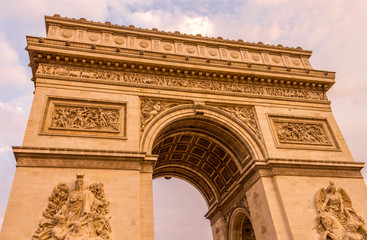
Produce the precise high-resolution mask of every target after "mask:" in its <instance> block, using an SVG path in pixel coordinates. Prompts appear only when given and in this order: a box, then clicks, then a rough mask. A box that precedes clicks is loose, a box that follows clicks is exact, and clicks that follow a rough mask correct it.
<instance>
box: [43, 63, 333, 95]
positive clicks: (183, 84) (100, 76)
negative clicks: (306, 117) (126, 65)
mask: <svg viewBox="0 0 367 240" xmlns="http://www.w3.org/2000/svg"><path fill="white" fill-rule="evenodd" d="M37 74H38V75H39V74H41V75H49V76H59V77H74V78H81V79H94V80H101V81H114V82H123V83H138V84H149V85H156V86H163V87H179V88H186V89H187V88H189V89H201V90H211V91H216V92H218V91H223V92H233V93H244V94H252V95H258V96H269V97H274V96H275V97H289V98H297V99H311V100H327V97H326V94H325V92H324V91H321V90H320V91H318V90H308V89H295V88H287V87H282V86H279V87H277V86H274V87H271V86H263V85H253V84H245V83H236V82H222V81H211V80H204V79H190V78H185V77H173V76H160V75H152V74H140V73H139V74H137V73H129V72H121V71H112V70H97V69H91V68H80V67H71V66H59V65H52V64H39V67H38V69H37Z"/></svg>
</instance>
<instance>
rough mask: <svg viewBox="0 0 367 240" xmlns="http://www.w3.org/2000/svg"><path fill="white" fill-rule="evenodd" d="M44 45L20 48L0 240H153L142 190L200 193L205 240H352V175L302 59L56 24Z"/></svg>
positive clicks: (362, 235)
mask: <svg viewBox="0 0 367 240" xmlns="http://www.w3.org/2000/svg"><path fill="white" fill-rule="evenodd" d="M46 31H47V37H46V38H40V37H30V36H29V37H27V43H28V46H27V51H28V52H29V57H30V67H31V68H32V72H33V78H32V80H33V81H34V84H35V93H34V100H33V105H32V109H31V113H30V116H29V120H28V125H27V129H26V132H25V136H24V141H23V145H22V146H20V147H14V149H13V150H14V154H15V157H16V160H17V169H16V174H15V178H14V182H13V186H12V190H11V194H10V199H9V202H8V206H7V211H6V215H5V219H4V223H3V227H2V232H1V234H0V239H1V240H5V239H7V240H13V239H34V240H35V239H65V240H69V239H95V240H97V239H114V240H117V239H126V240H127V239H128V240H148V239H149V240H151V239H154V227H153V198H152V179H154V178H158V177H177V178H180V179H183V180H185V181H187V182H189V183H191V184H192V185H193V186H195V187H196V188H197V189H198V190H199V191H200V193H201V194H202V196H203V197H204V199H205V201H206V203H207V206H208V212H207V214H206V217H207V218H208V219H209V220H210V223H211V227H212V232H213V239H214V240H251V239H255V238H256V239H258V240H259V239H260V240H262V239H265V240H275V239H278V240H288V239H297V240H311V239H335V240H338V239H340V240H344V239H365V240H367V228H366V226H365V224H364V221H363V219H366V220H367V208H366V207H365V206H366V205H367V189H366V186H365V183H364V181H363V179H362V175H361V173H360V170H361V168H362V167H363V163H358V162H355V161H354V160H353V158H352V156H351V153H350V151H349V149H348V147H347V145H346V143H345V140H344V138H343V136H342V134H341V132H340V130H339V128H338V125H337V123H336V121H335V119H334V117H333V114H332V111H331V107H330V102H329V101H328V99H327V97H326V92H327V91H328V90H329V89H330V88H331V87H332V85H333V84H334V82H335V81H334V79H335V73H334V72H328V71H319V70H315V69H313V68H312V66H311V63H310V62H309V58H310V56H311V51H307V50H303V49H301V48H289V47H283V46H281V45H278V46H272V45H265V44H261V43H257V44H254V43H247V42H243V41H241V40H238V41H230V40H223V39H222V38H207V37H202V36H200V35H196V36H192V35H187V34H181V33H179V32H174V33H171V32H164V31H158V30H157V29H152V30H147V29H141V28H135V27H134V26H129V27H125V26H117V25H114V24H111V23H109V22H106V23H99V22H93V21H87V20H85V19H77V20H76V19H69V18H62V17H60V16H59V15H54V16H52V17H48V16H47V17H46ZM167 221H169V219H167Z"/></svg>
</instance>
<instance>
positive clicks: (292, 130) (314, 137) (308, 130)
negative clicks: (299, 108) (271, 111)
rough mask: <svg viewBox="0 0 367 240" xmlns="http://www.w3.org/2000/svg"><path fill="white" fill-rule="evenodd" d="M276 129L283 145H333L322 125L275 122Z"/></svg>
mask: <svg viewBox="0 0 367 240" xmlns="http://www.w3.org/2000/svg"><path fill="white" fill-rule="evenodd" d="M275 127H276V133H277V135H278V138H279V142H281V143H311V144H318V143H320V144H330V143H331V140H330V138H329V137H328V136H327V135H326V130H325V129H324V126H323V125H322V124H312V123H309V124H307V123H295V122H275Z"/></svg>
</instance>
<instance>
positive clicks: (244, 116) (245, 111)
mask: <svg viewBox="0 0 367 240" xmlns="http://www.w3.org/2000/svg"><path fill="white" fill-rule="evenodd" d="M220 108H221V109H223V110H225V111H227V112H229V113H230V114H232V115H233V116H235V117H237V118H238V119H239V120H241V122H243V123H244V124H246V126H248V127H249V128H250V129H251V130H252V131H253V132H254V133H255V134H256V136H258V137H260V133H259V129H258V127H257V123H256V117H255V111H254V107H252V106H246V107H245V106H242V107H238V106H236V107H220Z"/></svg>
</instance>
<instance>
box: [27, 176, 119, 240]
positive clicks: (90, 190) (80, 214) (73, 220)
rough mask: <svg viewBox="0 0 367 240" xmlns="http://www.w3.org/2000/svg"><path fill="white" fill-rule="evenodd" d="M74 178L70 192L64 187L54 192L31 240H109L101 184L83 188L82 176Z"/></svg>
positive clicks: (106, 214) (107, 203)
mask: <svg viewBox="0 0 367 240" xmlns="http://www.w3.org/2000/svg"><path fill="white" fill-rule="evenodd" d="M76 177H77V179H76V181H75V189H74V190H72V191H70V190H69V187H68V185H67V184H65V183H60V184H59V185H57V187H55V188H54V190H53V193H52V194H51V196H50V197H49V203H48V206H47V209H46V210H45V211H44V212H43V218H42V219H41V221H40V223H39V226H38V229H37V231H36V232H35V233H34V234H33V236H32V240H46V239H57V240H80V239H83V240H84V239H91V240H111V239H112V238H111V232H112V231H111V226H110V223H109V220H110V218H109V217H108V213H109V204H110V202H109V201H107V200H106V198H105V194H104V186H103V184H102V183H93V184H91V185H89V186H88V187H86V188H84V180H83V178H84V175H77V176H76Z"/></svg>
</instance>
